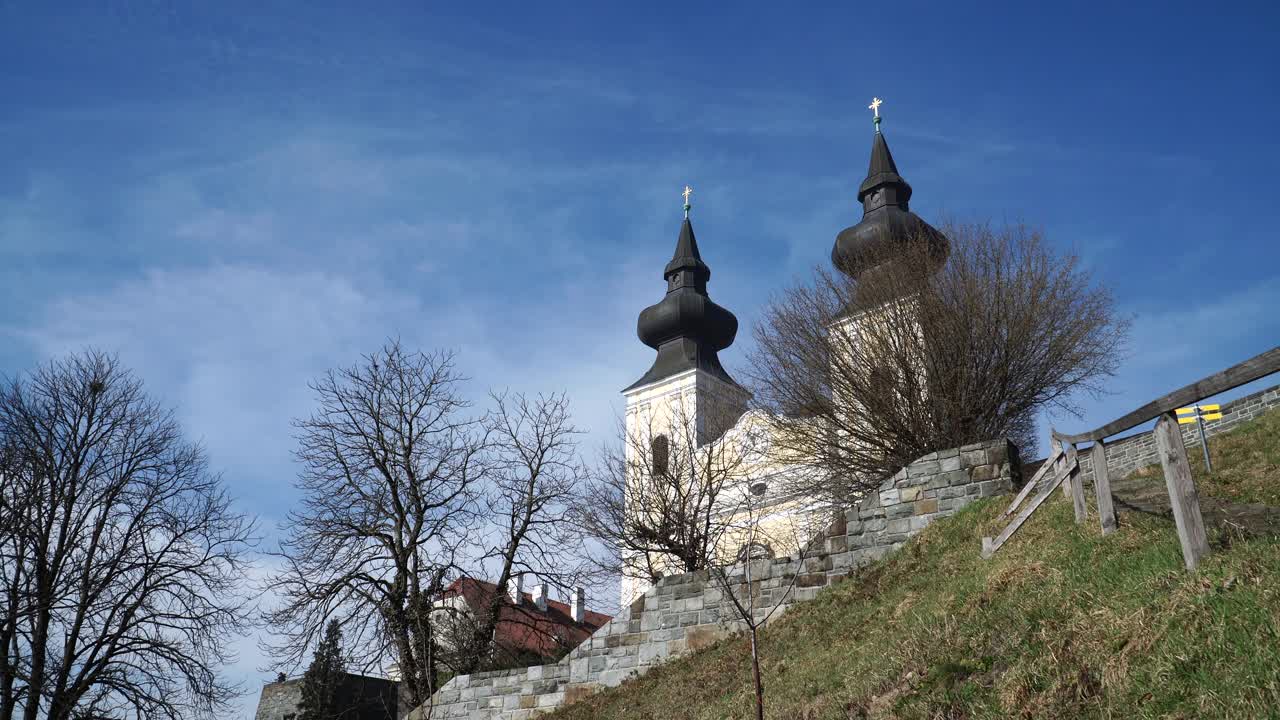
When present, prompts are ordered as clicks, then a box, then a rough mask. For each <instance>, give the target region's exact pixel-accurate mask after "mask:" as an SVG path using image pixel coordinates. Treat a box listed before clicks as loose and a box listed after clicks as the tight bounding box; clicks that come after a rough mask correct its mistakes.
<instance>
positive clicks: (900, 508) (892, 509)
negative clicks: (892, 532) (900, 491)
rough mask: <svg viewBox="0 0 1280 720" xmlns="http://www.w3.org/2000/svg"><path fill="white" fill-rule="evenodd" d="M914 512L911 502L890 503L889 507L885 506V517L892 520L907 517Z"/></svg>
mask: <svg viewBox="0 0 1280 720" xmlns="http://www.w3.org/2000/svg"><path fill="white" fill-rule="evenodd" d="M913 514H914V512H913V511H912V508H911V503H899V504H897V505H890V506H889V507H887V508H885V511H884V515H885V518H887V519H888V520H890V521H892V520H893V519H895V518H902V517H907V516H908V515H913Z"/></svg>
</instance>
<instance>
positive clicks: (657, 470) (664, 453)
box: [649, 435, 671, 477]
mask: <svg viewBox="0 0 1280 720" xmlns="http://www.w3.org/2000/svg"><path fill="white" fill-rule="evenodd" d="M649 452H650V455H651V456H652V460H653V466H652V469H653V474H654V476H655V477H656V476H659V475H666V474H667V463H668V461H669V460H670V459H671V458H670V456H671V443H670V441H668V440H667V436H666V435H659V436H657V437H655V438H654V439H653V441H652V442H651V443H649Z"/></svg>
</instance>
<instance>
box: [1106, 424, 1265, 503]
mask: <svg viewBox="0 0 1280 720" xmlns="http://www.w3.org/2000/svg"><path fill="white" fill-rule="evenodd" d="M1209 458H1210V459H1211V460H1213V468H1214V471H1213V472H1211V473H1209V472H1205V466H1204V451H1203V450H1201V449H1200V442H1199V440H1197V441H1196V442H1194V443H1190V444H1188V445H1187V459H1188V460H1190V461H1191V473H1192V475H1194V476H1195V479H1196V487H1197V489H1198V490H1199V491H1200V494H1201V495H1207V496H1209V497H1216V498H1220V499H1223V500H1230V501H1232V502H1241V503H1264V504H1267V505H1275V506H1280V409H1275V410H1270V411H1268V412H1266V413H1264V414H1262V415H1260V416H1258V417H1257V418H1256V419H1254V420H1251V421H1250V422H1247V423H1244V424H1242V425H1240V426H1238V427H1236V428H1233V429H1232V430H1231V432H1228V433H1224V434H1222V435H1219V436H1217V437H1211V438H1209ZM1160 473H1161V470H1160V466H1159V465H1150V466H1147V467H1145V468H1141V469H1139V470H1136V471H1134V472H1133V473H1132V474H1131V475H1130V477H1156V478H1159V477H1162V475H1161V474H1160Z"/></svg>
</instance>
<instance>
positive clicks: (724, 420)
mask: <svg viewBox="0 0 1280 720" xmlns="http://www.w3.org/2000/svg"><path fill="white" fill-rule="evenodd" d="M624 396H625V397H626V401H627V406H626V414H625V419H624V425H625V428H624V432H625V433H626V442H625V453H624V454H625V458H626V462H627V465H628V468H631V469H632V470H633V471H634V473H635V474H636V475H639V474H642V473H644V472H647V471H650V470H652V469H653V465H654V457H653V456H652V455H653V453H654V448H653V447H652V444H653V442H654V441H655V440H657V439H658V438H659V437H661V438H665V443H664V444H665V448H664V452H667V453H672V452H688V451H689V450H691V449H693V447H697V446H701V445H703V444H706V443H711V442H715V441H716V440H718V439H719V438H720V436H721V435H723V433H724V432H725V431H726V430H727V429H728V428H729V427H732V426H733V424H734V423H736V422H737V420H738V419H739V418H740V417H741V416H742V414H743V412H744V411H745V409H746V405H747V400H748V395H747V392H746V391H745V390H743V389H742V388H741V387H739V386H737V385H731V384H729V383H726V382H724V381H723V380H720V379H719V378H717V377H715V376H713V375H711V374H710V373H707V372H704V371H702V370H699V369H692V370H686V371H684V372H681V373H678V374H675V375H672V376H670V377H666V378H663V379H661V380H659V381H657V382H653V383H650V384H648V385H642V386H640V387H633V388H630V389H628V390H627V391H626V392H625V393H624ZM691 446H692V447H691ZM637 453H647V454H648V455H649V457H637V456H636V454H637ZM629 480H631V481H635V482H642V481H644V480H645V478H643V477H638V476H637V477H632V478H629ZM656 564H657V565H658V566H659V567H661V564H662V563H661V561H660V560H659V561H657V562H656ZM648 586H649V583H648V582H646V581H644V580H643V579H640V578H634V577H623V578H622V582H621V598H620V599H621V604H623V605H626V604H628V603H629V602H630V601H631V600H632V599H634V598H635V597H636V596H637V595H639V594H640V593H642V592H644V590H645V589H646V588H647V587H648Z"/></svg>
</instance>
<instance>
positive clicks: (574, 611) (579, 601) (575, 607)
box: [569, 587, 587, 623]
mask: <svg viewBox="0 0 1280 720" xmlns="http://www.w3.org/2000/svg"><path fill="white" fill-rule="evenodd" d="M569 614H570V615H571V616H572V617H573V621H574V622H576V623H580V622H582V621H584V620H586V619H587V593H586V591H585V590H583V589H582V588H580V587H576V588H574V589H573V597H571V598H570V600H569Z"/></svg>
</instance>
